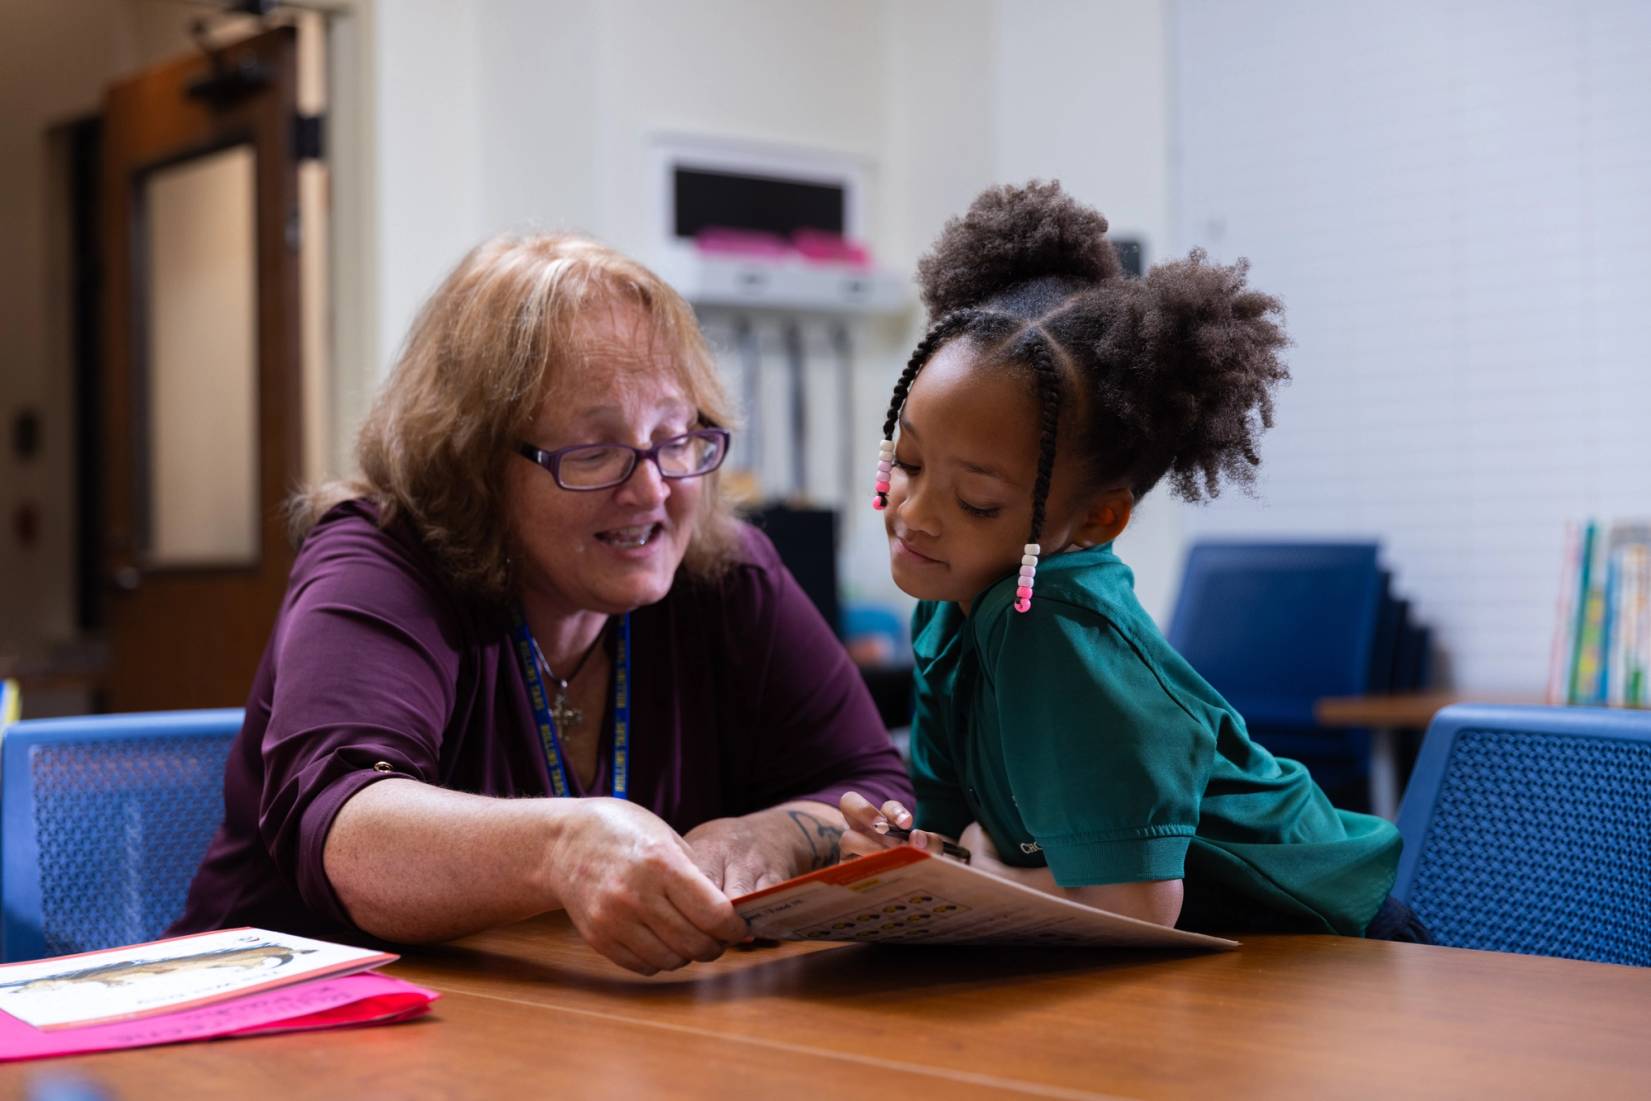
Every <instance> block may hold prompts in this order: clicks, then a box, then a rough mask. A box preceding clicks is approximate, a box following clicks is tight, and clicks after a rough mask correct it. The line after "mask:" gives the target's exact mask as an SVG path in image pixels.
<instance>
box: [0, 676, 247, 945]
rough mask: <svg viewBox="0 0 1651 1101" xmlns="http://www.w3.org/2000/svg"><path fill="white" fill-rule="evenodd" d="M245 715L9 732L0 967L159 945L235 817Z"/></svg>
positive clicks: (154, 717) (0, 770)
mask: <svg viewBox="0 0 1651 1101" xmlns="http://www.w3.org/2000/svg"><path fill="white" fill-rule="evenodd" d="M241 716H242V712H241V710H240V709H239V708H232V709H223V710H211V711H177V712H156V713H151V714H134V715H98V716H88V717H85V718H74V719H36V720H28V721H24V722H20V723H17V724H15V725H13V726H10V727H7V728H6V729H5V730H4V732H3V734H0V906H3V917H0V960H3V961H6V962H11V961H15V960H26V959H37V958H39V957H42V956H57V955H63V954H65V953H69V952H88V951H92V950H95V949H99V948H109V947H113V946H115V945H121V944H132V943H136V942H139V941H146V940H153V939H155V938H156V937H157V936H159V935H160V934H161V933H162V932H163V931H164V930H165V929H166V927H167V926H168V925H170V924H171V923H172V921H173V920H175V919H176V918H177V917H178V916H179V915H180V914H181V913H182V912H183V904H184V897H185V895H186V894H187V892H188V888H189V882H190V880H191V878H192V877H193V876H194V874H195V869H196V867H197V866H198V865H199V864H200V861H201V857H202V856H203V855H205V853H206V848H207V844H208V843H209V842H210V841H211V839H212V835H213V833H214V831H216V829H217V828H218V825H219V823H220V822H221V821H222V820H223V816H224V803H223V781H224V762H225V760H226V759H227V757H228V755H229V746H230V743H231V742H232V741H233V740H234V738H235V735H236V734H238V733H239V732H240V729H241Z"/></svg>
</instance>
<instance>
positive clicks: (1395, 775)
mask: <svg viewBox="0 0 1651 1101" xmlns="http://www.w3.org/2000/svg"><path fill="white" fill-rule="evenodd" d="M1541 702H1542V699H1541V697H1539V696H1515V695H1507V694H1497V693H1491V694H1485V693H1480V694H1478V695H1474V694H1471V693H1467V692H1400V693H1394V694H1392V695H1384V696H1327V697H1325V698H1324V699H1321V700H1319V701H1317V703H1315V704H1314V706H1313V718H1314V720H1315V721H1316V722H1317V723H1318V724H1319V725H1320V726H1328V727H1368V728H1369V730H1370V809H1371V810H1372V811H1374V812H1375V813H1376V814H1379V815H1381V816H1382V817H1383V818H1387V819H1390V820H1391V819H1394V818H1397V817H1398V813H1399V796H1400V794H1401V791H1400V783H1399V736H1400V734H1401V733H1402V732H1403V731H1406V730H1426V729H1427V727H1428V724H1429V723H1431V722H1432V721H1433V716H1434V715H1437V714H1438V713H1439V712H1440V711H1443V710H1444V709H1445V708H1447V707H1449V706H1450V705H1452V704H1456V703H1494V704H1539V703H1541Z"/></svg>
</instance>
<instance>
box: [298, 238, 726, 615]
mask: <svg viewBox="0 0 1651 1101" xmlns="http://www.w3.org/2000/svg"><path fill="white" fill-rule="evenodd" d="M615 304H629V305H634V306H636V307H639V308H640V310H641V311H642V314H643V316H644V318H645V320H646V323H647V325H648V327H649V330H650V332H651V335H652V338H653V346H654V347H655V348H656V349H664V350H667V351H668V352H670V353H671V354H670V359H671V362H672V363H673V364H674V365H675V368H676V370H677V372H678V377H677V381H678V383H679V384H680V385H681V387H682V389H683V392H684V394H685V395H686V396H687V398H688V400H689V401H690V402H691V403H692V404H693V405H694V407H695V409H697V410H698V413H699V417H700V419H701V420H702V421H703V422H704V423H705V424H707V425H712V426H719V427H732V424H731V422H732V420H733V410H732V407H731V405H730V402H729V398H728V394H727V391H726V390H725V389H724V388H723V385H722V381H721V379H720V378H719V377H718V375H717V370H716V365H715V362H714V361H713V359H712V357H711V353H710V350H709V349H708V348H707V347H706V344H705V339H704V337H703V336H702V335H701V333H700V330H699V325H698V323H697V321H696V320H695V318H694V314H693V310H692V308H690V307H689V305H688V303H687V302H685V301H684V300H683V299H682V296H681V295H679V294H677V293H676V291H674V290H672V289H671V288H670V287H669V286H667V285H666V284H665V283H664V282H663V281H661V280H660V279H659V277H658V276H656V275H654V273H653V272H651V271H649V270H648V269H647V268H645V267H643V266H642V265H641V264H639V263H637V262H636V261H634V260H631V259H629V258H628V257H625V256H622V255H620V254H619V253H617V252H615V251H614V250H613V249H610V248H608V247H607V246H605V245H601V244H599V243H597V242H595V241H592V240H590V239H588V238H584V237H578V236H571V235H562V234H545V235H534V236H522V237H517V236H510V235H504V236H499V237H495V238H493V239H492V240H489V241H487V242H484V243H483V244H481V245H479V246H477V247H476V248H475V249H473V250H471V252H470V254H469V255H468V256H466V257H465V258H464V259H463V260H462V261H460V262H459V265H458V266H457V267H456V268H454V269H453V271H452V273H451V274H449V275H448V276H447V278H446V279H445V280H444V281H443V282H442V284H441V286H440V287H438V288H437V289H436V292H435V293H434V294H432V295H431V296H430V298H429V300H428V301H427V302H425V304H424V306H423V308H422V309H421V310H420V311H419V314H418V318H417V319H416V320H415V321H414V322H413V327H412V329H411V330H410V331H409V332H408V334H407V340H406V343H405V344H404V345H403V347H402V349H401V353H400V355H399V357H398V358H397V361H396V364H395V367H394V369H393V370H392V371H391V373H390V377H389V379H388V380H387V381H386V382H385V384H384V386H383V388H382V389H381V390H380V391H379V393H378V396H377V397H376V398H375V400H374V402H373V407H372V410H371V411H370V412H369V413H368V415H367V419H366V421H365V423H363V424H362V426H361V431H360V433H359V435H358V436H357V438H356V460H357V462H358V463H359V464H360V468H361V475H360V477H359V478H358V479H356V480H351V481H344V482H333V483H330V484H327V485H322V486H319V487H315V488H312V489H309V490H306V491H304V492H301V493H299V494H297V495H295V496H294V497H293V498H292V500H291V501H289V503H288V515H289V519H290V521H291V530H292V534H293V537H294V540H295V541H301V540H302V539H303V537H304V536H305V535H306V534H308V532H309V530H310V528H312V527H314V526H315V524H316V522H317V521H318V520H320V518H321V516H322V515H323V514H324V513H325V512H326V511H327V510H328V509H330V508H332V507H333V506H334V505H337V504H339V503H341V502H343V501H346V500H350V499H352V498H356V497H366V498H368V499H369V500H371V501H373V503H374V504H375V505H376V506H377V508H378V515H379V526H380V527H381V528H382V527H388V526H389V525H390V524H392V523H394V522H395V521H396V520H398V519H401V518H403V517H405V518H406V519H407V520H408V521H410V522H411V524H412V525H413V527H414V528H415V529H416V530H417V531H418V533H419V535H420V536H421V537H422V538H423V540H424V543H425V545H426V546H427V547H429V549H430V550H431V551H432V552H433V553H434V554H435V556H436V558H437V559H438V560H439V561H440V563H441V564H442V566H443V568H444V569H445V570H446V572H447V574H448V577H449V579H450V580H451V581H452V582H453V583H454V584H455V585H456V586H457V587H459V588H460V589H462V590H465V591H467V592H469V593H471V594H472V595H475V596H478V597H481V598H483V599H484V600H488V601H490V602H502V601H504V600H507V599H509V597H510V596H511V592H512V589H513V587H514V579H513V577H512V574H511V555H510V548H511V537H510V524H509V520H508V517H507V516H506V515H505V502H504V466H505V463H506V462H508V461H510V459H511V457H512V454H513V452H514V450H515V447H516V443H517V440H518V439H519V438H520V437H521V436H522V434H523V432H524V431H525V430H526V429H527V427H528V426H529V425H530V424H531V422H532V421H533V418H534V416H535V415H536V413H537V412H538V408H539V405H540V403H541V402H542V401H543V400H544V398H545V395H546V394H548V393H549V392H550V391H551V389H552V388H554V387H559V386H560V385H562V384H565V383H566V382H567V381H568V380H569V378H570V376H571V374H572V373H573V372H575V371H578V370H579V369H580V367H581V364H582V362H583V360H582V357H581V355H580V352H581V349H580V348H579V347H578V341H577V339H576V337H575V329H576V326H577V324H578V321H579V319H580V318H581V317H582V316H583V315H584V314H585V313H586V311H588V310H590V309H593V308H597V307H600V306H603V305H615ZM707 480H708V482H709V484H708V485H707V486H706V487H705V488H706V492H705V493H704V494H703V496H702V499H701V506H700V511H699V515H698V516H697V517H696V518H695V521H694V531H693V534H692V536H691V538H690V540H689V544H688V550H687V553H686V555H685V557H684V559H683V566H684V568H685V569H687V570H688V571H689V572H690V573H691V574H693V575H695V576H698V577H705V578H712V577H715V576H717V575H719V574H720V573H722V572H723V570H724V569H726V567H727V566H728V564H729V563H730V561H731V560H732V558H733V555H734V552H735V549H736V547H737V544H738V530H737V528H736V526H735V523H734V518H733V508H732V505H731V503H730V501H729V500H728V498H727V496H726V495H725V493H724V492H723V490H722V485H721V479H720V477H719V475H718V474H715V473H713V474H710V475H708V476H707Z"/></svg>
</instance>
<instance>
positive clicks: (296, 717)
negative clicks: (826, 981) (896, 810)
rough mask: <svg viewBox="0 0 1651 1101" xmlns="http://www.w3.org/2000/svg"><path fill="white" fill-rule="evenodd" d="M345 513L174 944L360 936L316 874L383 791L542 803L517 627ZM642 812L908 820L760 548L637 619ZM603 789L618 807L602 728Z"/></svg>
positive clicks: (300, 613)
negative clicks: (870, 813)
mask: <svg viewBox="0 0 1651 1101" xmlns="http://www.w3.org/2000/svg"><path fill="white" fill-rule="evenodd" d="M374 517H375V513H374V511H373V509H372V507H371V506H370V505H368V504H366V503H365V502H361V501H353V502H349V503H346V504H343V505H339V506H338V507H337V508H334V509H333V510H332V511H331V512H329V513H328V514H327V515H326V516H325V517H323V518H322V520H321V522H320V523H319V524H318V525H316V527H315V528H314V529H313V530H312V531H311V532H310V534H309V537H308V538H307V539H306V540H305V541H304V545H303V547H302V548H300V550H299V553H298V557H297V561H296V562H295V563H294V565H293V569H292V575H291V577H290V579H289V582H288V585H287V592H286V597H285V599H284V600H283V602H282V606H281V611H280V613H279V615H278V617H277V618H276V621H275V627H274V630H273V631H272V632H271V634H270V641H269V645H268V647H267V649H266V650H265V651H264V656H263V660H262V662H261V663H260V664H259V666H258V672H257V675H256V676H255V678H254V679H253V682H252V691H251V694H250V696H249V697H248V699H247V707H246V722H245V725H244V726H243V727H242V728H241V733H240V736H239V737H238V738H237V739H236V741H235V744H234V746H233V747H232V748H231V750H230V755H229V763H228V766H227V768H226V771H225V776H224V823H223V825H222V826H220V827H219V829H218V833H217V835H216V836H215V837H214V838H213V840H212V845H211V847H210V848H209V849H208V850H207V853H206V857H205V859H204V860H203V861H202V863H201V867H200V870H199V871H198V872H196V874H195V880H194V883H193V884H192V885H191V886H190V889H189V900H188V903H187V905H186V907H185V909H184V914H183V917H181V918H180V919H179V920H178V921H177V923H176V924H174V925H173V927H172V930H171V932H172V933H173V934H178V933H186V932H196V931H200V930H207V929H219V928H224V927H228V926H236V925H257V926H262V927H264V928H269V929H280V930H285V931H287V932H291V933H297V934H300V935H306V936H319V937H331V938H335V939H339V938H342V939H353V940H359V939H361V938H362V936H363V934H362V933H361V932H360V931H359V930H357V929H356V928H355V927H354V926H353V924H352V923H351V922H350V919H349V915H348V914H347V913H346V912H345V910H344V908H343V906H342V905H340V903H339V901H338V898H337V896H336V895H335V894H334V893H333V890H332V886H331V884H330V883H328V881H327V876H326V873H325V871H324V870H323V867H322V861H321V853H322V846H323V844H324V843H325V841H326V838H327V831H328V830H329V829H330V828H331V826H332V822H333V817H334V816H335V815H336V814H337V813H338V809H339V808H340V807H341V806H343V805H344V803H345V801H347V800H348V799H349V798H350V797H351V796H352V795H354V794H355V793H356V792H358V791H360V790H361V789H362V788H364V787H366V786H367V785H368V784H371V783H373V782H375V781H378V780H383V779H387V778H389V777H392V776H400V777H410V778H412V779H416V780H421V781H423V782H425V783H428V784H434V785H437V786H439V787H444V788H450V789H453V790H456V791H468V792H474V793H477V794H482V795H499V796H548V795H549V794H550V791H551V787H550V775H549V772H548V771H547V768H546V765H545V756H544V750H543V748H542V746H541V743H540V741H539V737H538V734H537V731H536V729H535V726H534V722H533V714H532V710H531V708H530V707H529V704H528V696H527V690H526V688H525V686H524V683H523V676H522V669H521V666H520V664H519V663H518V661H517V658H516V653H515V650H514V649H513V648H512V646H511V639H510V623H509V619H508V617H503V618H501V617H500V616H499V615H498V613H497V612H490V611H486V610H484V609H482V608H481V607H479V606H478V605H476V604H475V603H473V602H470V601H467V600H466V599H464V598H463V597H461V596H460V595H459V594H457V593H456V592H455V591H454V590H453V589H452V588H451V587H450V586H449V585H448V584H447V583H446V582H445V581H444V580H443V574H442V573H441V571H440V569H439V567H438V566H437V564H436V561H435V559H434V558H433V557H432V556H431V555H430V554H429V552H428V551H427V550H425V548H424V547H423V546H422V544H421V543H420V541H419V540H418V538H417V537H416V536H415V535H414V534H413V533H412V531H411V530H410V529H409V528H406V527H405V526H400V525H397V526H392V527H391V528H390V529H388V530H383V531H381V530H380V529H379V528H378V526H377V525H376V523H375V522H374ZM631 636H632V637H631V655H632V658H631V685H632V687H631V692H632V699H631V735H630V776H629V783H630V791H629V796H630V799H631V800H632V801H633V802H635V803H637V804H639V805H640V806H644V807H646V808H648V809H649V810H651V811H653V812H654V813H655V814H657V815H659V816H660V817H661V818H663V819H664V820H665V821H666V822H668V823H669V824H670V825H671V827H672V828H673V829H675V830H677V831H678V832H679V833H685V832H687V831H688V830H689V829H691V828H692V827H694V826H696V825H698V824H700V823H701V822H705V821H707V820H709V819H712V818H721V817H726V816H731V815H741V814H748V813H750V812H752V811H756V810H761V809H763V808H766V807H770V806H773V805H775V804H777V803H783V802H786V801H788V800H792V799H813V800H818V801H820V802H823V803H828V804H832V805H835V804H836V802H837V799H838V797H839V796H840V795H841V794H842V793H843V792H844V791H847V790H850V789H854V790H858V791H860V792H861V793H863V794H864V795H866V797H867V798H869V799H871V800H872V801H873V802H874V803H875V802H880V801H881V800H884V799H891V798H899V799H902V800H905V801H907V802H908V805H909V804H910V801H911V798H912V795H911V785H910V782H909V781H908V780H907V778H906V773H905V770H904V768H903V767H902V766H901V762H900V758H899V756H898V754H896V752H895V751H894V749H893V747H892V746H891V744H890V742H889V738H888V734H887V732H886V731H885V730H884V729H883V725H882V723H881V722H880V721H879V719H878V716H877V711H876V709H875V708H874V707H873V706H872V702H871V697H870V696H869V695H868V694H867V692H866V689H865V686H864V684H863V682H862V681H861V680H860V677H859V675H858V673H857V672H856V670H855V668H854V665H853V664H852V663H851V662H850V661H849V659H848V655H847V654H846V653H844V651H843V648H842V646H841V645H839V644H838V642H837V639H836V638H835V637H834V636H833V635H832V633H831V630H830V628H828V627H827V626H826V623H825V621H824V620H823V619H822V618H821V617H820V614H819V613H818V612H817V611H816V610H815V608H814V606H813V604H811V603H810V602H809V600H808V598H807V597H806V596H804V595H803V593H802V590H801V589H799V588H798V587H797V583H796V581H795V580H794V579H793V578H792V576H791V574H790V572H789V571H787V570H786V568H785V567H784V566H783V565H782V564H781V563H780V560H779V557H778V555H777V554H776V553H775V551H774V547H773V544H771V543H770V542H769V541H768V539H767V537H765V536H764V535H762V534H761V533H759V532H758V531H756V530H755V529H753V528H749V527H747V528H745V529H744V532H743V539H742V550H741V553H740V554H739V556H738V561H737V564H736V565H735V566H734V567H733V568H732V569H731V570H730V571H729V572H728V573H727V574H726V575H725V576H724V577H723V578H721V579H720V580H719V581H717V582H715V583H704V582H697V581H693V580H689V579H687V578H685V577H684V576H683V575H678V578H677V581H676V584H675V585H673V586H672V588H671V591H670V592H669V593H668V594H666V596H665V599H663V600H661V601H660V602H659V603H657V604H653V605H650V606H648V607H646V608H638V609H637V610H636V611H635V612H633V613H632V615H631ZM602 737H603V741H602V746H601V750H600V752H599V753H598V757H597V759H598V762H599V764H598V770H597V774H596V778H595V781H594V782H593V784H592V785H591V786H590V787H589V788H588V789H586V788H582V787H580V786H579V785H578V782H577V780H576V779H575V778H573V777H571V776H570V777H569V779H570V781H572V782H573V783H574V784H575V790H576V791H579V793H580V794H583V795H606V794H609V793H610V792H611V790H612V789H611V786H610V785H611V778H610V777H609V775H608V773H609V770H610V767H611V760H612V752H613V729H612V722H611V719H610V721H609V722H608V723H607V724H606V729H605V730H604V732H603V736H602Z"/></svg>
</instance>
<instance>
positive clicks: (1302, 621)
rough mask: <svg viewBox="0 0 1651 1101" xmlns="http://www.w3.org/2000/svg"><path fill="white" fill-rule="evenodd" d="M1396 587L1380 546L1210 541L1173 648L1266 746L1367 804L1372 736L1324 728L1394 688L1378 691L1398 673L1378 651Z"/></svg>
mask: <svg viewBox="0 0 1651 1101" xmlns="http://www.w3.org/2000/svg"><path fill="white" fill-rule="evenodd" d="M1386 589H1387V577H1386V574H1385V573H1384V572H1383V571H1382V569H1381V567H1380V565H1379V564H1378V562H1377V544H1375V543H1373V542H1292V543H1275V542H1268V543H1250V542H1232V541H1216V542H1200V543H1196V544H1194V545H1193V546H1192V548H1191V549H1190V550H1189V551H1188V554H1187V564H1186V569H1185V571H1184V573H1183V575H1182V579H1181V589H1180V594H1179V597H1178V599H1177V601H1176V605H1175V614H1174V616H1173V617H1172V618H1171V621H1170V628H1169V632H1168V635H1169V641H1170V644H1171V645H1173V646H1174V647H1175V649H1176V650H1177V651H1179V652H1180V653H1181V655H1182V656H1183V657H1185V658H1186V659H1187V660H1188V661H1189V662H1190V663H1191V664H1192V667H1193V668H1194V669H1196V670H1198V672H1199V674H1200V675H1201V676H1203V678H1204V679H1205V680H1207V681H1209V682H1210V684H1211V685H1213V686H1214V687H1215V689H1216V690H1217V691H1218V692H1220V693H1221V694H1222V696H1224V697H1225V698H1226V700H1227V702H1229V703H1231V704H1232V705H1233V707H1234V708H1235V709H1236V710H1237V711H1238V713H1239V714H1240V715H1242V716H1244V720H1245V723H1246V724H1247V725H1248V727H1249V729H1250V732H1251V734H1252V735H1253V736H1254V737H1255V738H1256V740H1257V741H1258V742H1260V743H1261V744H1262V745H1264V746H1266V747H1267V748H1268V749H1270V750H1272V751H1273V752H1275V753H1278V754H1281V755H1283V756H1287V757H1294V758H1297V759H1299V760H1301V761H1302V762H1303V763H1304V764H1306V765H1307V766H1308V768H1309V769H1311V770H1312V772H1313V775H1314V777H1315V778H1316V779H1318V781H1319V783H1321V784H1322V785H1324V786H1325V787H1326V788H1330V789H1350V790H1353V791H1356V792H1358V793H1360V797H1361V798H1362V793H1363V791H1364V789H1365V782H1366V781H1365V778H1366V776H1367V775H1368V770H1369V736H1368V734H1367V733H1366V732H1364V731H1325V730H1322V729H1320V728H1319V727H1318V725H1317V721H1316V719H1315V718H1314V707H1315V705H1316V704H1317V702H1318V700H1319V699H1320V698H1322V697H1325V696H1360V695H1365V694H1368V693H1370V692H1372V691H1381V690H1385V689H1386V688H1387V687H1388V684H1387V676H1386V674H1385V672H1384V673H1382V674H1381V675H1380V677H1379V681H1373V676H1374V675H1375V674H1374V672H1373V671H1376V670H1383V669H1384V667H1390V666H1391V663H1392V656H1391V653H1387V654H1382V655H1378V653H1377V646H1378V640H1379V636H1381V634H1382V630H1381V629H1382V626H1383V615H1384V602H1385V601H1387V599H1388V598H1387V591H1386ZM1394 630H1395V628H1394V627H1393V626H1392V625H1391V624H1389V630H1388V634H1390V635H1391V634H1393V633H1394Z"/></svg>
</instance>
